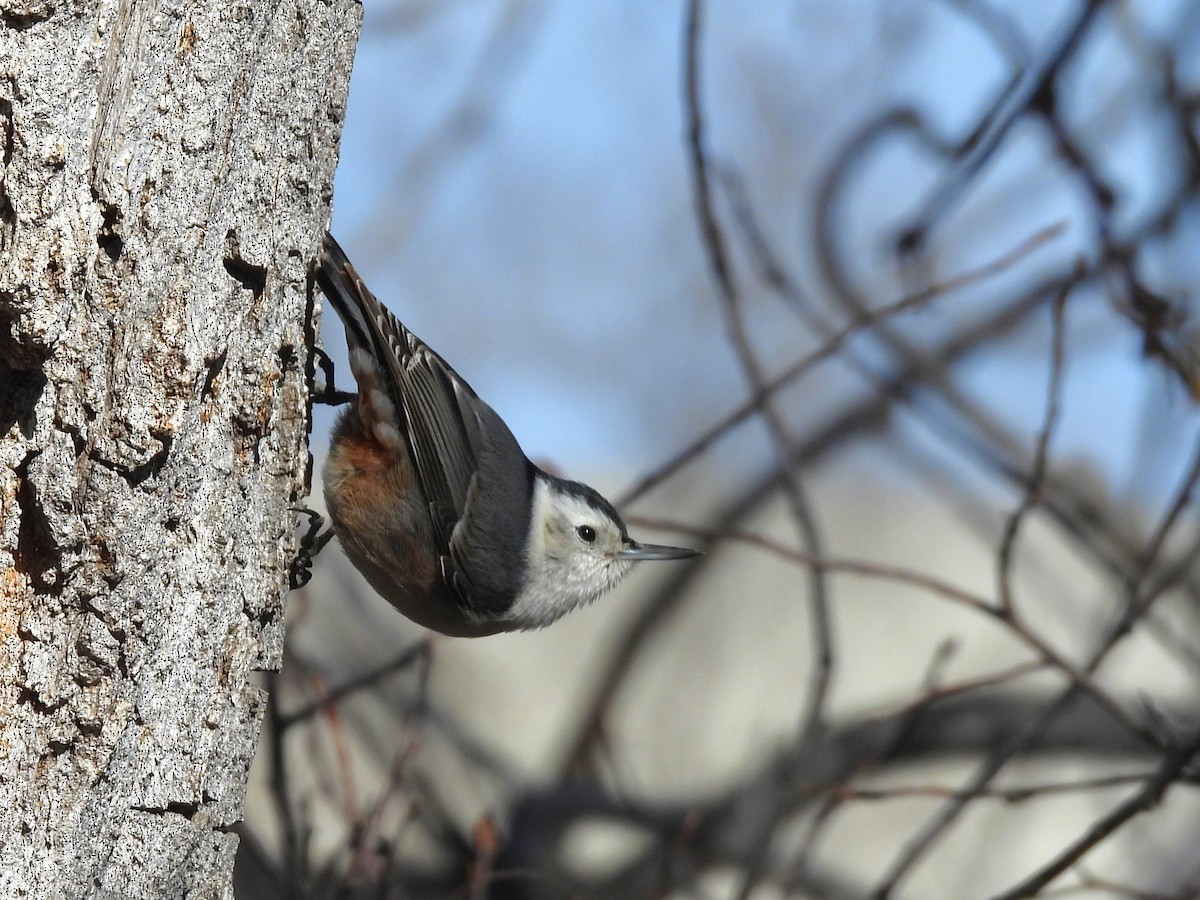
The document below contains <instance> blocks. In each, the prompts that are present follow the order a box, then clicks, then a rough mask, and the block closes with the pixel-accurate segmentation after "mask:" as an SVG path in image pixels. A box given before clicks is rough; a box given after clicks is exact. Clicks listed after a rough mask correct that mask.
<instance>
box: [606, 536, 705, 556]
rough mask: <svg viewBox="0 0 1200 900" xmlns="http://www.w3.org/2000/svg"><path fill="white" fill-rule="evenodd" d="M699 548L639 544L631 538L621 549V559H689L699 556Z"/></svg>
mask: <svg viewBox="0 0 1200 900" xmlns="http://www.w3.org/2000/svg"><path fill="white" fill-rule="evenodd" d="M699 555H700V551H699V550H692V549H690V548H688V547H664V546H663V545H662V544H639V543H638V542H637V541H634V540H631V541H630V542H629V543H628V544H626V545H625V548H624V549H623V550H622V551H621V559H628V560H638V559H688V558H689V557H692V556H699Z"/></svg>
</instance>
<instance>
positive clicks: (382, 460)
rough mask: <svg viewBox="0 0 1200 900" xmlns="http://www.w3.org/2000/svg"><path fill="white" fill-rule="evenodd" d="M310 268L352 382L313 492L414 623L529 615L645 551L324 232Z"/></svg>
mask: <svg viewBox="0 0 1200 900" xmlns="http://www.w3.org/2000/svg"><path fill="white" fill-rule="evenodd" d="M317 282H318V284H319V285H320V286H321V290H322V291H323V292H324V293H325V296H326V297H328V298H329V300H330V302H331V303H332V304H333V307H334V309H336V310H337V313H338V316H339V317H340V318H341V320H342V324H343V325H344V326H345V329H346V340H347V343H348V345H349V349H350V369H351V371H352V372H353V374H354V379H355V381H356V382H358V395H357V397H356V398H355V399H354V401H353V405H352V406H351V407H350V409H348V410H346V411H344V412H343V413H342V414H341V415H340V416H339V417H338V420H337V424H336V425H335V426H334V429H333V438H332V442H331V445H330V449H329V459H328V461H327V462H326V463H325V469H324V481H325V503H326V505H327V506H328V508H329V515H330V518H331V520H332V523H333V532H334V534H336V535H337V537H338V539H339V540H340V541H341V544H342V548H343V550H344V551H345V553H346V556H347V557H349V559H350V561H351V562H352V563H354V565H355V567H356V568H357V569H358V570H359V571H360V572H361V573H362V574H363V575H364V576H365V577H366V579H367V581H369V582H370V583H371V586H372V587H373V588H375V590H376V591H378V592H379V593H380V594H381V595H382V596H383V597H384V599H386V600H387V601H388V602H390V603H391V604H392V605H393V606H395V607H396V608H397V609H399V610H400V612H402V613H403V614H404V615H406V616H408V618H410V619H412V620H413V621H414V622H416V623H418V624H420V625H424V626H425V627H427V628H431V629H433V630H434V631H439V632H441V633H443V634H448V635H456V636H460V637H478V636H481V635H487V634H495V633H496V632H500V631H516V630H526V629H534V628H542V627H544V626H546V625H549V624H550V623H551V622H554V621H555V620H556V619H558V618H560V617H562V616H564V615H566V614H567V613H569V612H571V610H573V609H576V608H578V607H580V606H583V605H584V604H586V603H590V602H591V601H593V600H595V599H596V598H597V597H599V596H600V595H601V594H603V593H605V592H606V591H607V590H609V589H610V588H611V587H613V585H615V584H616V583H617V582H618V581H620V580H621V578H622V577H624V576H625V575H626V574H627V573H628V572H629V570H630V569H631V568H632V567H633V564H634V563H635V562H637V561H638V560H646V559H683V558H685V557H689V556H694V555H696V554H697V551H695V550H687V549H683V548H680V547H663V546H658V545H654V544H640V543H638V542H637V541H635V540H633V539H632V538H631V537H630V536H629V533H628V532H627V531H626V528H625V523H624V522H623V521H622V520H621V517H620V515H619V514H618V513H617V511H616V509H614V508H613V506H612V504H611V503H609V502H608V501H607V500H605V499H604V498H603V497H602V496H600V494H598V493H597V492H596V491H594V490H593V489H592V488H590V487H588V486H587V485H584V484H580V483H578V482H575V481H566V480H564V479H562V478H558V477H556V476H554V475H551V474H550V473H548V472H545V471H543V470H542V469H540V468H538V467H537V466H536V465H534V464H533V463H532V462H530V461H529V459H528V458H527V457H526V456H525V454H524V452H523V451H522V450H521V447H520V445H519V444H518V443H517V440H516V438H514V437H513V435H512V432H511V431H509V429H508V426H507V425H505V424H504V421H503V420H502V419H501V418H500V416H498V415H497V414H496V412H495V411H494V410H493V409H492V408H491V407H490V406H488V405H487V404H486V403H484V402H483V401H482V400H480V399H479V397H478V396H477V395H476V394H475V392H474V391H473V390H471V386H470V385H468V384H467V383H466V382H465V381H464V380H463V379H462V378H460V377H459V376H458V374H457V373H456V372H455V371H454V370H453V369H452V368H450V366H448V365H447V364H446V362H445V361H444V360H443V359H442V358H441V357H440V356H438V355H437V354H436V353H434V352H433V351H432V350H430V349H429V348H428V347H426V346H425V345H424V344H423V343H421V341H420V340H418V339H417V338H416V337H415V336H414V335H413V334H412V333H411V332H410V331H409V330H408V329H407V328H405V327H404V326H403V325H401V324H400V323H399V322H398V321H397V320H396V319H395V318H394V317H393V316H392V314H391V313H389V312H388V311H387V310H386V309H385V308H384V307H383V305H382V304H381V303H380V302H379V301H378V300H377V299H376V298H375V296H374V295H373V294H372V293H371V292H370V291H369V290H367V287H366V285H364V284H363V282H362V279H361V278H359V276H358V273H357V272H355V271H354V267H353V266H351V265H350V261H349V260H348V259H347V258H346V254H345V253H344V252H342V248H341V247H339V246H338V243H337V241H335V240H334V239H333V237H332V236H331V235H326V237H325V246H324V251H323V253H322V256H321V262H320V265H319V267H318V272H317Z"/></svg>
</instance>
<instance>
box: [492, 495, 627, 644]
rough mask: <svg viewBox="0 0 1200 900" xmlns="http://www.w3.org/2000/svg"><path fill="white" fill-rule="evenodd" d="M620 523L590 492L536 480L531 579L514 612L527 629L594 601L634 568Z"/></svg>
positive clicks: (528, 557)
mask: <svg viewBox="0 0 1200 900" xmlns="http://www.w3.org/2000/svg"><path fill="white" fill-rule="evenodd" d="M628 546H629V538H628V536H627V535H626V534H625V530H624V528H623V526H622V525H621V523H620V522H619V521H617V520H614V519H613V518H612V514H610V513H609V512H608V511H607V510H605V509H603V508H601V507H600V506H599V505H598V504H597V503H596V502H595V501H593V500H591V499H590V498H589V497H588V495H586V494H583V493H576V492H566V491H562V490H559V489H558V488H557V486H556V485H554V483H552V482H546V481H542V480H541V479H538V480H537V481H536V482H535V484H534V497H533V509H532V528H531V534H530V541H529V546H528V547H527V548H526V563H527V570H526V579H525V585H524V586H523V588H522V590H521V593H520V594H519V595H518V596H517V600H516V602H515V603H514V604H513V607H512V611H511V615H512V616H513V618H514V619H516V620H517V621H518V622H520V627H522V628H542V627H544V626H546V625H549V624H550V623H551V622H553V621H555V620H556V619H558V618H561V617H562V616H564V615H566V614H567V613H569V612H571V610H573V609H577V608H578V607H580V606H583V605H584V604H587V603H591V602H592V601H593V600H595V599H596V598H597V597H599V596H600V595H602V594H604V593H606V592H607V591H609V590H610V589H611V588H612V587H613V586H615V585H616V584H617V582H619V581H620V580H621V579H622V578H624V577H625V575H627V574H628V573H629V570H630V569H631V568H633V561H632V560H629V559H626V558H623V557H622V551H624V550H626V548H627V547H628Z"/></svg>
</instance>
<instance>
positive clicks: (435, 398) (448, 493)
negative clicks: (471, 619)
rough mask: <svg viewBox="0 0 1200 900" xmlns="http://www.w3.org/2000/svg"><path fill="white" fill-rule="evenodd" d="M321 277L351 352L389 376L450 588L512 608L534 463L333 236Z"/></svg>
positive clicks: (479, 601) (487, 604) (487, 605)
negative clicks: (363, 354)
mask: <svg viewBox="0 0 1200 900" xmlns="http://www.w3.org/2000/svg"><path fill="white" fill-rule="evenodd" d="M317 280H318V283H319V284H320V286H321V289H322V290H323V291H324V292H325V295H326V296H327V297H328V298H329V300H330V302H331V303H332V304H333V306H334V308H335V309H336V310H337V312H338V316H339V317H340V318H341V320H342V322H343V324H344V325H345V327H346V336H347V340H348V341H349V342H350V344H351V346H352V347H361V348H362V349H364V350H366V351H367V352H369V353H370V354H371V355H372V357H374V358H375V360H376V361H377V363H378V365H379V368H380V370H381V371H382V372H383V373H384V378H385V381H386V384H387V390H388V393H389V395H390V397H389V399H391V400H392V403H393V404H394V406H395V408H396V409H397V410H398V411H399V414H400V416H401V417H402V419H403V421H401V422H398V423H397V425H398V426H400V428H401V430H402V431H403V432H404V435H405V439H406V441H407V442H408V447H409V451H410V454H411V456H412V460H413V466H414V468H415V469H416V473H417V480H418V483H419V484H420V487H421V491H422V493H423V494H424V500H425V502H426V503H427V504H428V508H429V512H430V517H431V519H432V521H433V526H434V533H435V537H436V540H437V544H438V552H439V554H441V555H442V556H443V557H444V559H443V566H442V570H443V574H444V577H446V579H447V582H448V584H449V586H450V587H451V588H452V589H453V590H454V591H455V593H457V594H458V595H459V596H460V597H462V599H463V600H464V601H465V602H466V603H467V604H468V605H469V606H470V607H472V608H476V609H480V610H482V609H487V610H489V611H492V612H499V611H502V610H503V609H505V608H507V607H508V606H509V605H510V604H511V603H512V601H513V599H514V598H515V596H516V595H517V593H518V592H519V591H520V589H521V572H522V571H523V564H524V553H525V543H526V537H527V535H528V531H529V515H530V509H529V505H530V496H531V492H532V479H533V465H532V463H530V462H529V460H528V459H527V458H526V457H525V454H524V453H523V452H522V451H521V447H520V445H519V444H518V443H517V440H516V438H514V437H513V435H512V432H511V431H509V429H508V426H507V425H505V424H504V421H503V420H502V419H501V418H500V417H499V416H498V415H497V414H496V412H495V411H494V410H493V409H492V408H491V407H490V406H488V405H487V404H486V403H484V402H483V401H482V400H480V399H479V397H478V395H476V393H475V392H474V391H473V390H472V389H471V386H470V385H469V384H467V382H466V381H464V380H463V379H462V378H461V377H459V375H458V373H456V372H455V371H454V369H452V368H451V367H450V366H449V365H448V364H447V363H446V361H445V360H443V359H442V358H441V357H440V356H438V354H437V353H435V352H434V351H433V350H431V349H430V348H429V347H428V346H426V345H425V344H424V343H422V342H421V340H420V339H419V338H417V337H416V336H415V335H414V334H413V333H412V332H410V331H409V330H408V329H407V328H405V327H404V326H403V325H402V324H401V323H400V322H399V321H397V319H396V318H395V317H394V316H393V315H392V314H391V313H390V312H388V311H387V309H386V308H384V306H383V304H381V303H380V302H379V300H378V299H377V298H376V297H375V296H374V295H373V294H372V293H371V292H370V291H369V290H368V289H367V287H366V285H365V284H364V283H363V281H362V279H361V278H360V277H359V276H358V273H357V272H356V271H355V270H354V267H353V266H352V265H351V264H350V261H349V259H347V257H346V254H345V253H344V252H343V251H342V249H341V247H340V246H338V243H337V241H335V240H334V239H333V237H332V235H328V234H327V235H326V236H325V246H324V252H323V254H322V257H321V264H320V268H319V270H318V275H317Z"/></svg>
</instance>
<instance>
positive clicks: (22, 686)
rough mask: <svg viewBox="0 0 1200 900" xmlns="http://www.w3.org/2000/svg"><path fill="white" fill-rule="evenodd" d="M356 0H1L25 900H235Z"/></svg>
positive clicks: (3, 427) (5, 384)
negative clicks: (260, 682)
mask: <svg viewBox="0 0 1200 900" xmlns="http://www.w3.org/2000/svg"><path fill="white" fill-rule="evenodd" d="M359 19H360V16H359V9H358V7H357V4H354V3H352V2H349V0H325V2H320V0H274V2H267V3H253V4H251V3H248V2H230V3H219V4H211V3H204V2H195V0H184V2H181V3H162V2H149V0H115V2H114V0H102V2H87V0H76V2H74V3H64V4H61V5H59V4H55V3H54V2H52V0H0V515H2V521H0V717H2V718H0V897H4V898H8V897H38V898H43V897H44V898H56V900H57V898H63V897H124V898H150V897H154V898H161V897H178V896H184V895H186V896H189V897H219V896H224V897H228V896H232V892H231V888H230V878H231V871H232V866H233V854H234V850H235V847H236V844H237V838H236V836H235V835H233V834H231V833H230V832H229V826H230V825H232V824H233V823H234V822H236V821H237V820H238V819H239V817H240V812H241V807H242V799H243V791H244V787H245V777H246V772H247V768H248V766H249V764H250V759H251V756H252V755H253V753H254V749H255V745H256V742H257V736H258V729H259V719H260V714H261V710H262V707H263V697H262V694H261V691H260V690H259V689H257V688H256V687H254V686H253V685H252V684H251V682H250V677H251V673H252V672H254V671H255V670H259V669H267V668H274V667H277V666H278V665H279V661H280V650H281V644H282V639H283V634H282V607H283V597H284V593H285V591H286V581H287V568H288V565H289V562H290V559H291V555H292V551H293V541H292V537H291V534H292V528H293V524H294V521H295V516H294V514H293V513H292V512H290V507H293V506H295V505H297V503H298V502H299V501H300V500H301V498H302V496H303V491H304V487H305V481H306V462H307V440H306V435H305V432H306V422H307V411H306V397H307V395H306V390H305V368H306V363H307V353H306V349H305V348H306V346H307V341H306V326H305V320H306V313H307V311H308V306H309V303H310V298H311V291H310V284H309V280H308V272H309V263H310V261H311V259H312V258H313V256H314V255H315V253H316V250H317V248H318V246H319V239H320V235H321V232H322V230H323V229H324V227H325V225H326V223H327V221H328V214H329V204H330V199H331V193H332V179H333V169H334V164H335V159H336V147H337V138H338V135H339V131H340V126H341V121H342V112H343V104H344V98H345V94H346V90H347V87H348V79H349V72H350V65H351V58H352V55H353V47H354V42H355V40H356V37H357V30H358V26H359Z"/></svg>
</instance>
